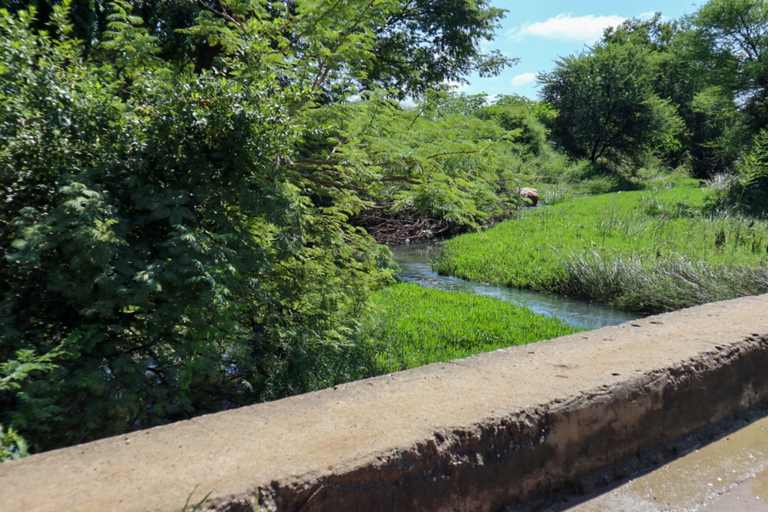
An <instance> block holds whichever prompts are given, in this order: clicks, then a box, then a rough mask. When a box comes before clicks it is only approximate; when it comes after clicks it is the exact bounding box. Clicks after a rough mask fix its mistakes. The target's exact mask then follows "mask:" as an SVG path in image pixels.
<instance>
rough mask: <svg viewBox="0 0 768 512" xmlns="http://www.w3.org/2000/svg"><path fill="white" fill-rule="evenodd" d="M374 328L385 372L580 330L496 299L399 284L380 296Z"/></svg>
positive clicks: (379, 367)
mask: <svg viewBox="0 0 768 512" xmlns="http://www.w3.org/2000/svg"><path fill="white" fill-rule="evenodd" d="M373 300H374V302H375V303H376V304H378V306H379V309H380V312H381V314H380V315H379V317H378V321H377V322H375V323H373V324H372V326H371V329H372V332H371V335H372V338H373V339H374V340H375V342H374V354H375V356H374V358H375V362H376V366H377V370H378V371H379V372H382V373H387V372H392V371H398V370H404V369H407V368H413V367H416V366H421V365H424V364H429V363H434V362H438V361H450V360H452V359H458V358H462V357H467V356H470V355H473V354H478V353H482V352H488V351H491V350H495V349H498V348H503V347H509V346H513V345H524V344H527V343H532V342H534V341H539V340H544V339H550V338H556V337H559V336H564V335H566V334H571V333H573V332H577V331H578V330H579V329H578V328H576V327H573V326H570V325H568V324H566V323H564V322H562V321H560V320H558V319H555V318H551V317H547V316H543V315H538V314H536V313H533V312H532V311H530V310H529V309H526V308H523V307H521V306H518V305H516V304H512V303H510V302H506V301H503V300H501V299H497V298H494V297H483V296H478V295H474V294H472V293H466V292H448V291H443V290H437V289H433V288H424V287H422V286H419V285H416V284H413V283H398V284H396V285H394V286H390V287H388V288H386V289H384V290H382V291H380V292H377V293H376V294H374V297H373Z"/></svg>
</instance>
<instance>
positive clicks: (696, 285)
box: [562, 252, 768, 314]
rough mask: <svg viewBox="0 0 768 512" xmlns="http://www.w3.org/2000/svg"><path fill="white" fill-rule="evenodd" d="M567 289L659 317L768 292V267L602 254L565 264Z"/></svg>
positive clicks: (577, 257) (565, 287) (592, 254)
mask: <svg viewBox="0 0 768 512" xmlns="http://www.w3.org/2000/svg"><path fill="white" fill-rule="evenodd" d="M564 265H565V273H566V279H565V281H564V282H563V284H562V288H563V291H566V292H567V293H570V294H572V295H575V296H580V297H589V298H591V299H593V300H597V301H600V302H605V303H609V304H611V305H613V306H616V307H618V308H621V309H625V310H630V311H637V312H639V313H648V314H650V313H658V312H663V311H674V310H676V309H681V308H686V307H690V306H695V305H697V304H703V303H705V302H713V301H718V300H725V299H730V298H734V297H741V296H745V295H756V294H760V293H766V292H768V267H765V266H761V267H748V266H743V265H735V266H727V265H713V264H710V263H707V262H705V261H691V260H689V259H686V258H684V257H682V256H679V255H677V256H671V257H668V258H665V259H663V260H660V261H656V262H653V264H651V265H647V264H644V262H643V261H642V260H641V259H640V258H639V257H637V256H636V255H630V256H628V257H622V256H618V257H615V258H612V259H606V258H604V257H603V256H601V255H600V254H598V253H595V252H593V253H590V254H582V255H571V256H569V257H568V258H566V260H565V261H564Z"/></svg>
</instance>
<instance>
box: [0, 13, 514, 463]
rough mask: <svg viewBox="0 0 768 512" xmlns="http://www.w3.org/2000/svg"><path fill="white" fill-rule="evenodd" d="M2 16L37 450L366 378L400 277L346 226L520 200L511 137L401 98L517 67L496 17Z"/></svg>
mask: <svg viewBox="0 0 768 512" xmlns="http://www.w3.org/2000/svg"><path fill="white" fill-rule="evenodd" d="M459 4H460V5H459ZM6 5H7V6H8V7H11V8H12V9H13V10H14V11H15V13H10V12H8V11H0V53H2V55H3V60H2V63H0V140H2V141H3V143H2V146H0V187H2V190H3V195H4V200H3V201H2V202H0V247H2V251H3V253H2V259H1V260H0V423H2V424H3V425H5V426H6V427H12V428H13V430H14V432H20V433H21V434H23V435H24V436H25V437H26V438H27V439H28V440H29V441H30V442H31V444H32V445H33V447H34V448H35V449H46V448H51V447H56V446H63V445H68V444H72V443H78V442H82V441H86V440H89V439H94V438H98V437H103V436H106V435H111V434H115V433H120V432H123V431H126V430H131V429H137V428H142V427H147V426H151V425H156V424H160V423H164V422H168V421H172V420H175V419H179V418H186V417H190V416H192V415H195V414H200V413H203V412H207V411H214V410H219V409H222V408H226V407H232V406H236V405H239V404H245V403H253V402H254V401H258V400H265V399H271V398H276V397H280V396H285V395H286V394H291V393H297V392H301V391H305V390H309V389H316V388H318V387H323V386H327V385H331V384H333V383H335V382H336V381H337V380H339V379H345V380H348V379H352V378H360V377H365V376H368V375H370V374H371V372H372V371H373V363H372V362H371V361H370V360H368V359H366V357H367V356H366V352H365V350H363V348H362V347H360V346H359V340H358V339H357V338H356V336H355V334H356V332H357V329H358V327H359V321H360V318H362V317H363V316H364V315H363V313H364V312H365V311H366V308H367V307H368V306H367V305H368V301H367V297H368V293H369V291H370V290H371V289H372V288H375V287H377V286H380V284H381V283H383V282H386V281H387V280H388V279H390V275H391V271H390V270H389V268H388V258H387V257H386V254H385V253H386V249H384V252H382V248H381V247H380V246H377V245H376V244H375V242H374V240H373V239H372V238H371V237H370V236H369V235H367V234H366V233H365V232H364V231H362V230H360V229H358V228H356V227H354V226H353V225H352V224H350V223H349V222H348V220H349V218H350V216H352V215H355V214H357V213H359V212H361V211H363V210H368V209H384V210H392V211H393V212H397V211H405V210H408V209H411V208H412V209H416V210H418V211H420V212H424V214H425V215H432V216H435V217H440V218H445V219H446V220H447V221H449V222H453V223H457V224H465V225H478V224H479V223H480V222H482V221H483V220H485V219H487V218H489V217H491V216H493V215H498V211H497V210H499V209H503V208H504V206H503V205H504V204H505V203H509V204H511V203H510V201H509V199H508V195H509V194H507V195H506V196H505V193H506V192H505V191H506V190H507V185H506V182H505V180H508V179H509V178H510V176H509V174H508V173H507V171H506V166H504V165H502V164H500V163H499V159H501V158H502V157H503V154H504V152H505V151H506V150H504V149H503V147H504V145H505V144H510V145H511V144H512V143H513V142H512V140H513V139H514V136H513V134H512V135H509V134H507V132H506V131H505V130H504V129H503V128H500V127H498V126H497V125H495V124H493V123H484V122H482V121H480V120H478V119H476V118H470V117H467V116H463V117H459V116H455V117H453V118H450V119H448V118H444V116H442V114H440V115H438V114H436V113H435V112H434V109H432V108H431V107H430V106H429V102H426V103H424V104H423V105H422V106H421V107H419V108H417V109H414V110H404V109H402V108H400V107H399V106H397V105H394V104H392V103H391V101H390V100H388V99H386V97H387V96H390V97H391V96H392V94H394V95H395V96H397V95H398V94H400V93H411V92H415V91H418V90H420V88H423V87H428V86H430V85H434V84H435V83H439V82H442V81H443V80H447V79H454V78H457V77H459V76H460V75H461V74H462V73H464V72H466V71H468V70H469V69H474V68H477V67H481V68H483V69H486V70H490V69H492V68H493V67H494V66H496V65H499V64H501V63H502V62H503V59H501V60H499V59H495V58H494V57H485V56H483V55H482V54H481V53H480V52H479V49H478V48H479V42H480V41H481V40H482V39H483V38H485V37H487V36H489V35H490V33H491V31H492V29H493V27H494V24H495V23H496V20H498V18H499V16H500V12H499V11H498V10H495V9H490V8H489V7H488V6H487V4H486V3H485V2H459V3H458V4H457V9H458V11H459V12H460V13H464V14H463V15H462V16H459V17H452V18H450V19H449V18H447V17H444V16H440V15H438V14H437V11H436V10H434V9H432V8H431V7H430V3H429V2H416V3H412V2H407V3H402V2H398V1H394V0H375V1H374V0H347V1H339V2H332V3H329V2H319V1H311V0H306V1H297V2H290V3H280V2H260V1H253V2H236V3H226V2H221V3H218V2H217V3H211V4H205V3H199V4H197V5H194V6H193V7H190V6H189V4H186V3H185V4H181V3H177V4H175V3H173V2H155V3H152V2H147V3H140V4H136V5H135V6H134V5H131V4H130V3H127V2H122V1H118V2H114V3H112V4H110V5H109V6H108V7H107V6H105V5H102V4H100V3H99V2H95V3H87V4H82V5H81V4H78V3H77V2H68V1H66V2H64V3H63V4H61V5H54V6H51V5H49V4H46V3H44V2H43V3H40V5H39V9H35V8H34V6H31V5H28V4H26V5H24V4H18V3H10V4H8V3H6ZM20 7H29V10H24V9H21V8H20ZM136 14H142V16H144V17H146V18H147V19H148V20H149V21H148V23H145V22H144V21H143V20H142V16H137V15H136ZM177 14H178V16H179V17H178V18H176V17H175V16H176V15H177ZM414 24H415V25H414ZM414 27H415V28H416V30H414ZM41 29H45V30H41ZM406 35H407V37H406ZM78 36H79V37H78ZM427 43H428V44H427ZM443 45H447V46H450V48H451V51H456V52H460V53H459V54H455V55H454V54H453V53H451V52H447V53H446V49H445V48H444V47H443ZM388 52H390V53H388ZM391 52H396V53H397V54H398V56H399V57H398V60H397V61H395V60H393V58H392V56H391ZM443 54H446V55H445V58H444V59H443V58H442V57H440V58H437V59H432V61H431V62H432V64H434V66H433V67H430V66H426V67H425V66H422V65H421V64H420V62H421V61H422V60H423V59H426V58H427V57H426V55H430V56H437V55H443ZM351 70H355V71H354V72H353V71H351ZM378 85H395V86H397V87H400V88H401V89H400V90H399V91H395V92H394V93H384V94H383V95H379V94H377V93H373V92H372V93H366V94H371V96H370V99H369V100H367V101H359V102H356V103H349V104H337V103H335V102H334V100H338V99H341V98H342V96H343V94H347V93H349V92H355V91H361V90H366V89H370V88H372V87H374V86H378ZM381 126H387V127H388V130H382V129H381V128H380V127H381ZM449 128H450V129H449ZM450 130H453V131H450ZM439 131H442V133H441V134H440V135H441V137H443V138H445V139H446V140H445V143H441V144H438V143H436V139H437V133H438V132H439ZM459 132H462V133H461V134H460V133H459ZM451 133H453V134H454V135H451ZM483 153H485V154H486V157H488V158H484V157H482V156H481V154H483ZM496 154H498V155H500V156H498V157H495V156H493V155H496ZM489 155H490V156H489ZM481 160H482V161H481ZM475 178H477V179H475ZM8 432H9V434H4V439H5V438H8V439H11V440H13V439H16V438H15V437H13V436H16V434H15V433H11V432H10V430H9V431H8ZM11 434H12V435H11ZM13 442H14V443H15V441H13ZM18 451H19V450H15V451H14V452H13V453H16V452H18Z"/></svg>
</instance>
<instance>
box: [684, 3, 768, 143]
mask: <svg viewBox="0 0 768 512" xmlns="http://www.w3.org/2000/svg"><path fill="white" fill-rule="evenodd" d="M691 21H692V23H693V29H694V34H695V36H696V37H697V38H698V43H699V45H700V46H699V48H700V49H701V51H702V52H701V54H700V58H702V59H704V60H706V61H708V62H709V63H711V64H712V66H710V67H711V68H712V74H711V76H710V81H711V84H712V85H713V86H717V87H722V88H725V89H727V90H729V91H731V92H732V93H733V97H734V98H735V99H736V101H737V104H738V105H739V106H740V107H741V109H742V110H743V111H744V112H745V113H746V114H747V118H748V119H749V120H750V123H751V125H752V127H753V129H754V130H759V129H760V128H761V127H763V126H765V124H766V122H768V5H767V4H766V3H765V2H763V1H762V0H711V1H710V2H707V4H706V5H704V6H703V7H702V8H701V9H699V10H698V11H697V12H696V13H695V14H694V15H693V16H692V18H691Z"/></svg>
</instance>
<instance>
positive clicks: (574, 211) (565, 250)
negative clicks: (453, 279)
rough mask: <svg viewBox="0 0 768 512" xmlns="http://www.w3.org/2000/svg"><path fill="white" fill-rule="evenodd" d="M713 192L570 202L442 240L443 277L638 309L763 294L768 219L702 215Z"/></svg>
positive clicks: (664, 191)
mask: <svg viewBox="0 0 768 512" xmlns="http://www.w3.org/2000/svg"><path fill="white" fill-rule="evenodd" d="M713 193H715V191H714V190H708V189H705V188H697V187H694V186H693V183H687V186H685V187H680V186H677V187H673V188H671V189H668V188H665V187H661V188H656V189H652V190H643V191H634V192H622V193H616V194H603V195H599V196H590V197H573V198H571V199H568V200H565V201H563V202H562V203H558V204H555V205H552V206H548V207H545V208H541V209H539V210H536V211H526V212H522V213H521V214H520V216H519V218H518V219H517V220H514V221H509V222H504V223H501V224H499V225H497V226H495V227H494V228H492V229H490V230H488V231H486V232H482V233H473V234H470V235H463V236H461V237H457V238H455V239H452V240H450V241H448V242H446V244H445V247H444V250H443V253H442V256H441V257H440V259H439V260H438V261H436V262H435V268H436V270H437V271H438V272H440V273H442V274H450V275H455V276H457V277H462V278H464V279H469V280H472V281H479V282H487V283H493V284H499V285H504V286H510V287H515V288H528V289H534V290H542V291H551V292H557V293H567V294H570V295H576V296H580V297H583V298H587V299H591V300H596V301H601V302H605V303H609V304H612V305H615V306H618V307H621V308H623V309H626V310H632V311H637V312H643V313H655V312H661V311H669V310H671V309H677V308H679V307H685V306H691V305H694V304H700V303H702V302H710V301H715V300H721V299H726V298H734V297H739V296H743V295H748V294H755V293H763V292H768V286H766V279H765V277H764V276H765V273H766V270H765V269H766V268H768V222H765V221H761V220H759V219H755V218H750V217H746V216H743V215H741V214H739V213H738V212H737V211H736V210H733V209H722V210H719V211H717V212H714V213H709V214H707V213H704V205H705V203H706V202H707V201H709V200H710V197H711V196H712V194H713Z"/></svg>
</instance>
